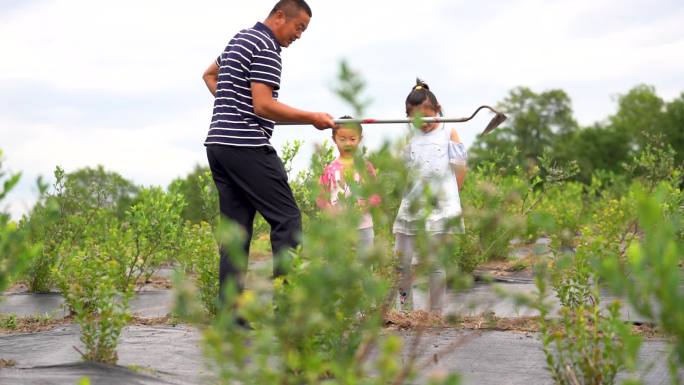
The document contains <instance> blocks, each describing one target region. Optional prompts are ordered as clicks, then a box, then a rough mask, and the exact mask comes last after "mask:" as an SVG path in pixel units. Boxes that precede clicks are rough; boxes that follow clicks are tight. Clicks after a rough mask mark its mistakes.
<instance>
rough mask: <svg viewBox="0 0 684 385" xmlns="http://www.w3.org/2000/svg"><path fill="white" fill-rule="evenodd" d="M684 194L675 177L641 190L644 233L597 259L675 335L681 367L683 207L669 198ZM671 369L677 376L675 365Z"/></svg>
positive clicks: (636, 303) (641, 308) (617, 286)
mask: <svg viewBox="0 0 684 385" xmlns="http://www.w3.org/2000/svg"><path fill="white" fill-rule="evenodd" d="M681 194H682V192H681V191H680V190H679V189H678V188H675V187H673V186H672V184H671V183H662V184H661V185H660V186H658V188H657V189H656V190H655V192H654V193H649V192H648V191H647V190H642V191H641V192H638V193H637V194H636V197H635V198H636V203H637V214H638V226H639V230H640V232H641V233H642V235H641V236H640V237H638V238H633V239H632V240H631V241H630V242H629V243H628V246H627V247H626V250H625V253H624V254H612V255H609V256H608V257H607V258H606V257H604V258H601V259H599V260H597V261H596V265H597V266H598V267H600V270H599V271H600V273H601V277H602V278H603V279H604V280H605V281H606V282H608V283H609V284H610V286H611V288H612V289H613V290H614V291H615V292H616V293H618V294H623V295H626V296H627V298H628V299H629V302H630V304H631V305H632V306H633V307H634V308H635V309H636V310H637V311H638V312H639V313H640V314H641V315H643V316H645V317H647V318H648V319H650V320H652V321H654V322H656V323H657V325H658V327H659V328H661V330H663V331H664V332H666V333H668V334H670V335H671V336H672V337H673V343H674V347H673V350H674V352H675V354H674V356H673V357H674V359H675V360H676V361H677V362H678V363H679V364H678V365H679V366H680V367H681V365H684V291H683V290H682V283H681V282H682V263H683V261H684V252H683V251H684V242H683V240H684V239H683V237H682V233H681V230H682V227H683V224H684V222H683V221H682V215H681V212H679V211H678V210H677V209H674V210H673V207H672V206H671V205H670V204H668V202H672V201H673V200H674V201H678V200H681ZM673 196H674V197H673ZM676 366H677V365H674V367H675V368H676ZM672 374H673V381H674V379H676V378H677V373H676V370H675V371H674V372H673V373H672Z"/></svg>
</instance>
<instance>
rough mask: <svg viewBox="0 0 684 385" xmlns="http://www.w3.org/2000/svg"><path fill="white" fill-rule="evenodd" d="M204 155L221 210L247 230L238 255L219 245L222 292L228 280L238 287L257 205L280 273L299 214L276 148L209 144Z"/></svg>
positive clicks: (292, 243) (299, 224)
mask: <svg viewBox="0 0 684 385" xmlns="http://www.w3.org/2000/svg"><path fill="white" fill-rule="evenodd" d="M207 158H208V160H209V167H210V168H211V174H212V176H213V179H214V182H215V183H216V188H217V189H218V193H219V207H220V210H221V215H222V216H223V217H226V218H229V219H231V220H233V221H235V222H237V223H238V224H239V225H241V226H242V227H244V229H245V231H246V233H247V238H246V239H245V243H244V245H243V250H244V255H243V256H237V255H230V253H229V251H228V250H227V249H226V248H224V247H220V249H219V253H220V262H219V285H220V290H221V291H220V293H221V295H223V290H224V287H225V284H226V283H227V282H234V284H235V285H236V286H237V288H238V289H239V290H242V289H243V277H244V274H245V272H246V269H247V256H248V255H249V244H250V241H251V238H252V226H253V223H254V215H255V214H256V212H257V211H258V212H259V213H260V214H261V215H262V216H263V217H264V219H266V221H267V222H268V223H269V224H270V225H271V249H272V251H273V275H274V276H275V277H277V276H280V275H283V274H284V273H285V272H286V270H287V267H288V266H289V263H288V259H289V258H288V256H287V253H286V251H287V250H288V249H290V248H295V247H297V245H298V243H299V236H300V233H301V229H302V220H301V214H300V211H299V207H297V203H296V202H295V199H294V196H293V195H292V190H291V189H290V185H289V184H288V183H287V173H286V172H285V168H284V167H283V163H282V161H281V160H280V158H279V157H278V155H277V153H276V151H275V150H274V149H273V148H272V147H266V146H264V147H237V146H225V145H209V146H207Z"/></svg>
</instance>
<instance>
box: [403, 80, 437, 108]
mask: <svg viewBox="0 0 684 385" xmlns="http://www.w3.org/2000/svg"><path fill="white" fill-rule="evenodd" d="M426 100H428V101H429V103H430V106H431V107H432V108H433V109H434V110H435V111H437V112H441V110H442V106H440V105H439V102H438V101H437V97H436V96H435V94H433V93H432V91H430V87H429V86H428V85H427V83H425V82H424V81H422V80H421V79H420V78H416V85H415V86H413V88H412V89H411V92H410V93H409V94H408V96H407V97H406V115H410V113H409V111H411V110H412V109H413V108H415V107H418V106H420V105H421V104H423V103H425V101H426Z"/></svg>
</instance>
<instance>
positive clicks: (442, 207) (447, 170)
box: [393, 79, 468, 314]
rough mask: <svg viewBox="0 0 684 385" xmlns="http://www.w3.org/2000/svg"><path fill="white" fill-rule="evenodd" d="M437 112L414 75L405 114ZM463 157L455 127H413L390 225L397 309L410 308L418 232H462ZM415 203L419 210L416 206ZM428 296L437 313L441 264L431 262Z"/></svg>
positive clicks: (439, 235)
mask: <svg viewBox="0 0 684 385" xmlns="http://www.w3.org/2000/svg"><path fill="white" fill-rule="evenodd" d="M441 114H442V108H441V106H440V105H439V103H438V102H437V98H436V97H435V95H434V94H433V93H432V92H431V91H430V88H429V87H428V85H427V84H425V83H424V82H423V81H422V80H420V79H417V81H416V85H415V86H414V87H413V88H412V89H411V92H410V93H409V95H408V97H407V98H406V115H407V116H409V117H416V116H422V117H434V116H438V115H439V116H441ZM412 128H413V126H412ZM467 157H468V155H467V152H466V150H465V147H464V146H463V144H462V143H461V140H460V138H459V136H458V133H457V132H456V130H455V129H453V128H452V129H446V128H445V127H444V125H443V124H442V123H423V124H422V125H421V126H420V127H418V128H417V129H413V130H412V133H411V135H410V138H409V142H408V144H407V146H406V148H405V152H404V159H405V161H406V165H407V168H408V170H409V172H410V173H411V175H412V176H413V179H412V181H411V183H410V184H409V186H408V187H407V190H406V192H405V193H404V197H403V199H402V201H401V205H400V206H399V211H398V213H397V218H396V220H395V221H394V226H393V233H394V235H395V253H396V255H397V257H398V259H399V269H400V278H399V285H398V295H399V299H398V300H399V309H400V310H404V311H411V310H413V290H412V286H413V278H412V263H411V261H412V260H413V259H417V260H420V259H421V257H425V256H421V255H416V247H415V240H416V234H417V232H418V231H420V230H425V231H426V232H427V234H428V236H429V242H430V243H433V242H439V241H440V240H442V239H443V238H444V237H445V236H448V235H449V234H457V233H463V232H464V228H463V220H462V218H461V214H462V210H461V201H460V197H459V190H460V189H461V186H462V185H463V179H464V178H465V175H466V160H467ZM426 191H429V193H428V194H426V193H425V192H426ZM428 200H429V202H428ZM415 207H420V208H421V209H419V210H415ZM426 210H429V212H426ZM454 223H456V225H454ZM429 294H430V300H429V310H430V311H431V312H433V313H437V314H441V313H442V311H443V308H444V298H445V296H446V274H445V271H444V267H443V266H441V265H440V264H439V263H434V262H433V263H431V266H430V293H429Z"/></svg>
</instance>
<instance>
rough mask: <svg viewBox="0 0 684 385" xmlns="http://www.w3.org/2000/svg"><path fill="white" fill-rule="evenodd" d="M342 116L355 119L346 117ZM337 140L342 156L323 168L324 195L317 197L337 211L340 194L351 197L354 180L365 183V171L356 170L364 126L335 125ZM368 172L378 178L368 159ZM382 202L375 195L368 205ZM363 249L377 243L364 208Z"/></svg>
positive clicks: (361, 225)
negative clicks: (362, 174) (355, 159)
mask: <svg viewBox="0 0 684 385" xmlns="http://www.w3.org/2000/svg"><path fill="white" fill-rule="evenodd" d="M341 119H351V117H349V116H343V117H342V118H341ZM332 139H333V142H335V145H336V146H337V150H338V151H339V154H340V156H339V157H338V158H337V159H335V160H334V161H332V162H330V164H328V165H327V166H326V167H325V169H324V170H323V175H321V178H320V179H319V184H320V185H321V195H320V196H319V197H318V199H317V200H316V204H317V205H318V207H319V208H321V209H322V210H326V211H332V212H335V211H337V210H338V207H337V205H338V202H339V200H340V195H342V196H343V197H348V196H350V195H351V188H350V185H349V184H350V183H359V184H360V183H363V181H362V177H361V174H359V172H358V171H357V170H355V169H354V156H355V154H356V151H357V149H358V146H359V143H360V142H361V139H363V128H362V127H361V125H360V124H344V125H338V126H336V127H334V128H333V133H332ZM366 166H367V167H368V174H369V175H371V176H373V177H375V175H376V172H375V168H374V167H373V165H372V164H371V163H370V162H369V161H366ZM379 203H380V197H379V196H378V195H373V196H371V197H370V198H369V199H368V202H367V204H369V205H372V206H375V205H378V204H379ZM359 206H361V207H366V201H365V200H363V199H359ZM358 229H359V248H360V249H362V250H364V249H368V248H370V247H372V246H373V238H374V237H375V235H374V232H373V218H372V217H371V215H370V213H369V212H368V211H367V210H365V209H364V212H363V214H362V217H361V221H360V223H359V227H358Z"/></svg>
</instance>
